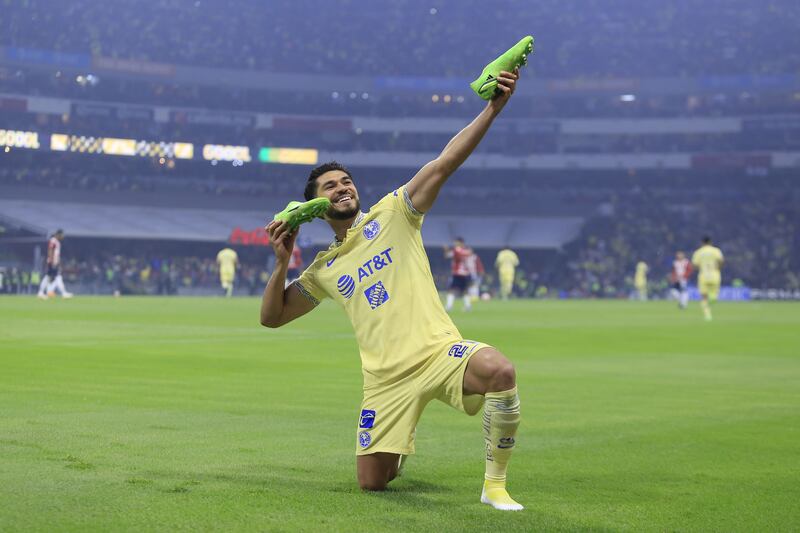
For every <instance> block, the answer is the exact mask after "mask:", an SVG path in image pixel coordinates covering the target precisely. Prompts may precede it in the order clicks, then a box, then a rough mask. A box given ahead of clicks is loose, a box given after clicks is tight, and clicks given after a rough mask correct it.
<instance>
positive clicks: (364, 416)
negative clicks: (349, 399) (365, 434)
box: [358, 409, 375, 429]
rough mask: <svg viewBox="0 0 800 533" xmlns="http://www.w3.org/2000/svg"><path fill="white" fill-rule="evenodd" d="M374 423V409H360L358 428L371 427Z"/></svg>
mask: <svg viewBox="0 0 800 533" xmlns="http://www.w3.org/2000/svg"><path fill="white" fill-rule="evenodd" d="M374 424H375V411H373V410H372V409H362V410H361V418H359V419H358V427H359V428H360V429H371V428H372V426H373V425H374Z"/></svg>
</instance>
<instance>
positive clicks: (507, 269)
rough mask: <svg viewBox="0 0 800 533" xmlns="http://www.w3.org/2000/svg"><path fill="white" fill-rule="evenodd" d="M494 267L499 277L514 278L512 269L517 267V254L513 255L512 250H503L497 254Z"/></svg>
mask: <svg viewBox="0 0 800 533" xmlns="http://www.w3.org/2000/svg"><path fill="white" fill-rule="evenodd" d="M494 266H496V267H497V270H498V272H499V273H500V275H501V276H503V277H506V276H511V277H514V269H515V268H517V267H518V266H519V257H517V254H515V253H514V251H513V250H511V249H509V248H505V249H503V250H500V251H499V252H498V253H497V259H495V260H494Z"/></svg>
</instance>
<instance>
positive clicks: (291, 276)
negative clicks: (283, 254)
mask: <svg viewBox="0 0 800 533" xmlns="http://www.w3.org/2000/svg"><path fill="white" fill-rule="evenodd" d="M303 266H304V264H303V249H302V248H301V247H300V245H299V244H298V243H297V242H295V243H294V248H293V249H292V255H291V257H290V258H289V268H288V270H287V271H286V286H287V287H288V286H289V284H290V283H292V282H293V281H294V280H296V279H297V278H299V277H300V274H301V273H302V271H303Z"/></svg>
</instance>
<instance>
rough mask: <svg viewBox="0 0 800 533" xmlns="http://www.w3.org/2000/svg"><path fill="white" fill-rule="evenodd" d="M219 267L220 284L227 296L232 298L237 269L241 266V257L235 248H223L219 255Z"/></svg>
mask: <svg viewBox="0 0 800 533" xmlns="http://www.w3.org/2000/svg"><path fill="white" fill-rule="evenodd" d="M217 265H219V283H220V285H222V290H224V291H225V296H226V297H228V298H230V297H231V295H232V294H233V281H234V280H235V279H236V267H238V266H239V255H238V254H237V253H236V250H234V249H233V248H223V249H222V250H220V251H219V253H218V254H217Z"/></svg>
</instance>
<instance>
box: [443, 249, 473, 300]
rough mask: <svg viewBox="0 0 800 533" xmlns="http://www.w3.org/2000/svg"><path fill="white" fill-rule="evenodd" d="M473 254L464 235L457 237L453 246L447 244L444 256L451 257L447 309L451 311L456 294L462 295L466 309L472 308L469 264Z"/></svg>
mask: <svg viewBox="0 0 800 533" xmlns="http://www.w3.org/2000/svg"><path fill="white" fill-rule="evenodd" d="M470 255H472V250H471V249H470V248H469V247H467V245H466V244H464V239H463V238H462V237H456V238H455V240H454V241H453V248H452V249H450V248H448V247H446V246H445V249H444V256H445V257H446V258H447V259H450V261H451V265H450V275H451V276H452V277H451V278H450V290H449V291H448V293H447V304H446V305H445V310H447V311H450V310H451V309H452V308H453V303H454V302H455V300H456V295H458V296H461V297H462V298H463V300H464V311H469V310H470V309H471V308H472V302H470V297H469V294H468V293H467V289H468V288H469V283H470V272H469V265H468V264H467V262H468V259H469V256H470Z"/></svg>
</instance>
